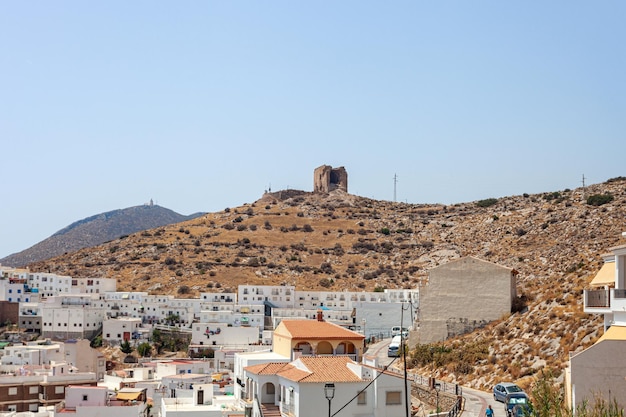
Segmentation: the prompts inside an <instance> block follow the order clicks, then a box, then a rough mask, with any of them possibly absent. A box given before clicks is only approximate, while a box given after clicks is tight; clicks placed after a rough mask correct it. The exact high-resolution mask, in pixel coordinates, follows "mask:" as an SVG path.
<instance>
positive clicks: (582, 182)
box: [582, 174, 585, 200]
mask: <svg viewBox="0 0 626 417" xmlns="http://www.w3.org/2000/svg"><path fill="white" fill-rule="evenodd" d="M582 183H583V192H582V194H583V200H584V199H585V174H583V181H582Z"/></svg>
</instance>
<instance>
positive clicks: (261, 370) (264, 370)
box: [243, 362, 293, 375]
mask: <svg viewBox="0 0 626 417" xmlns="http://www.w3.org/2000/svg"><path fill="white" fill-rule="evenodd" d="M286 366H291V367H293V365H289V364H288V363H285V362H267V363H260V364H258V365H250V366H246V367H245V368H243V369H244V370H246V371H248V372H250V373H252V374H255V375H276V374H277V373H278V372H279V371H280V370H281V369H283V368H284V367H286Z"/></svg>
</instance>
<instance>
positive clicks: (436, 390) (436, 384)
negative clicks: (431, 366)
mask: <svg viewBox="0 0 626 417" xmlns="http://www.w3.org/2000/svg"><path fill="white" fill-rule="evenodd" d="M440 389H441V383H439V382H435V392H436V393H437V415H439V390H440Z"/></svg>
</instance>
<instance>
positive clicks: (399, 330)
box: [391, 326, 409, 338]
mask: <svg viewBox="0 0 626 417" xmlns="http://www.w3.org/2000/svg"><path fill="white" fill-rule="evenodd" d="M400 335H402V337H404V338H407V337H409V329H407V328H406V327H400V326H393V327H392V328H391V337H395V336H400Z"/></svg>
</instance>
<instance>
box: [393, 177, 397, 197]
mask: <svg viewBox="0 0 626 417" xmlns="http://www.w3.org/2000/svg"><path fill="white" fill-rule="evenodd" d="M396 184H398V174H393V202H394V203H395V202H396Z"/></svg>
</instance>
